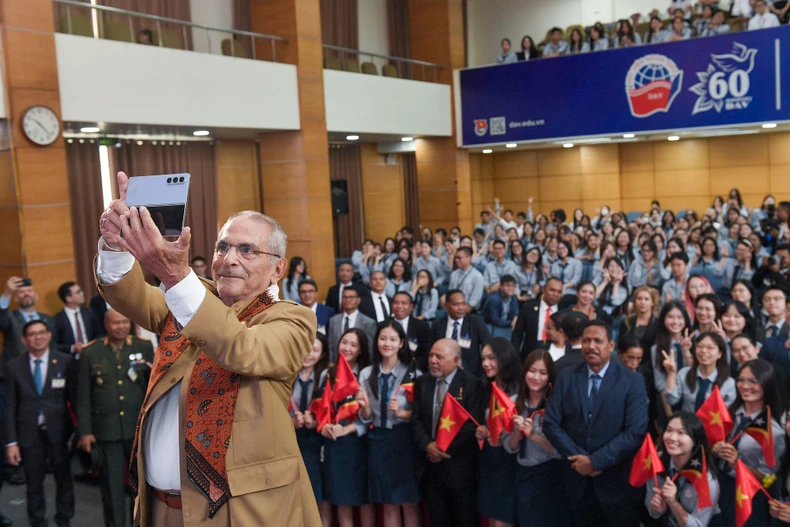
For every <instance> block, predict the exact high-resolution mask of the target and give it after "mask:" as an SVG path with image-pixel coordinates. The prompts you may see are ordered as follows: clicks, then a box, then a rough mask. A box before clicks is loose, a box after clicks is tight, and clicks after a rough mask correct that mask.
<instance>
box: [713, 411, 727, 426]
mask: <svg viewBox="0 0 790 527" xmlns="http://www.w3.org/2000/svg"><path fill="white" fill-rule="evenodd" d="M710 424H712V425H719V426H720V427H722V428H724V423H723V422H722V421H721V412H710Z"/></svg>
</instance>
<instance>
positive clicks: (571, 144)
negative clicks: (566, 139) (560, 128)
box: [562, 143, 573, 148]
mask: <svg viewBox="0 0 790 527" xmlns="http://www.w3.org/2000/svg"><path fill="white" fill-rule="evenodd" d="M562 148H573V143H564V144H563V145H562Z"/></svg>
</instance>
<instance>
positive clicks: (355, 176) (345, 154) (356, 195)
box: [329, 145, 363, 258]
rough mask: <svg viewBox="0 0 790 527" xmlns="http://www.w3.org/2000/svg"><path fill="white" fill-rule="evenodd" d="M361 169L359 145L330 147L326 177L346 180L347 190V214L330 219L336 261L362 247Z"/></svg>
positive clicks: (334, 179)
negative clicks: (332, 228) (333, 233)
mask: <svg viewBox="0 0 790 527" xmlns="http://www.w3.org/2000/svg"><path fill="white" fill-rule="evenodd" d="M361 170H362V167H361V161H360V157H359V145H329V177H330V179H331V180H332V181H336V180H345V182H346V185H347V190H348V214H343V215H341V216H334V217H333V218H332V222H333V224H334V227H335V254H336V255H337V257H338V258H350V257H351V253H353V252H354V250H355V249H356V248H357V247H359V246H360V245H361V244H362V236H363V234H362V183H361Z"/></svg>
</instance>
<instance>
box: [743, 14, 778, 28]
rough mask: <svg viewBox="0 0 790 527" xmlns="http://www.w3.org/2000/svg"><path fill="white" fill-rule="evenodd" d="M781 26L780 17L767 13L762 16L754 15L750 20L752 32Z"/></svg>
mask: <svg viewBox="0 0 790 527" xmlns="http://www.w3.org/2000/svg"><path fill="white" fill-rule="evenodd" d="M780 25H781V24H780V23H779V17H777V16H776V15H775V14H773V13H769V12H768V11H766V12H765V13H764V14H762V15H759V14H757V15H754V16H753V17H752V18H751V19H750V20H749V26H748V29H749V30H750V31H751V30H753V29H768V28H771V27H779V26H780Z"/></svg>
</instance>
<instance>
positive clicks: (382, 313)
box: [370, 291, 390, 322]
mask: <svg viewBox="0 0 790 527" xmlns="http://www.w3.org/2000/svg"><path fill="white" fill-rule="evenodd" d="M370 296H371V297H372V298H373V307H374V308H376V322H384V321H385V320H387V319H388V318H389V317H390V313H389V303H388V302H387V297H386V296H384V293H377V292H375V291H371V292H370ZM382 302H383V303H384V307H382V305H381V303H382Z"/></svg>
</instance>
